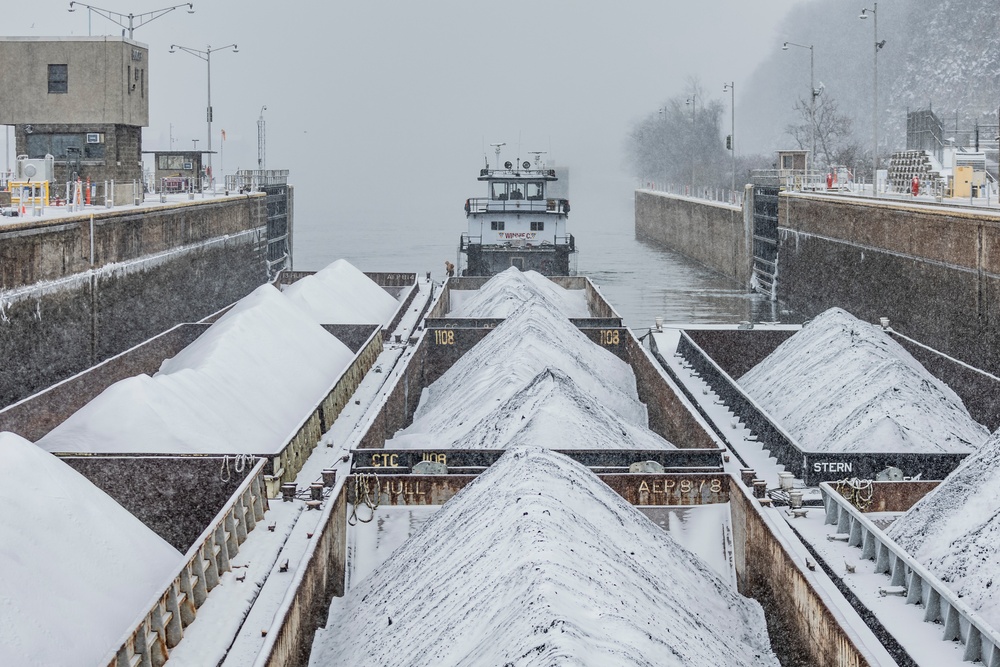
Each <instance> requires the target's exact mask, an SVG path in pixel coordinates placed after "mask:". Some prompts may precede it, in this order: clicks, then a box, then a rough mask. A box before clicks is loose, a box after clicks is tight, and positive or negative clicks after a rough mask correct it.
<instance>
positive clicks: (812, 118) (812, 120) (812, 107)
mask: <svg viewBox="0 0 1000 667" xmlns="http://www.w3.org/2000/svg"><path fill="white" fill-rule="evenodd" d="M789 46H797V47H799V48H800V49H809V159H810V160H812V161H813V163H814V164H815V161H816V98H817V97H818V96H819V93H818V92H817V91H816V76H815V72H816V69H815V67H814V65H815V60H814V59H813V55H814V51H813V46H812V44H810V45H809V46H806V45H805V44H796V43H795V42H785V43H784V44H782V45H781V50H782V51H787V50H788V47H789ZM806 180H807V181H808V180H809V164H808V162H807V163H806Z"/></svg>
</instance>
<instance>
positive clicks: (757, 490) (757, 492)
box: [753, 479, 767, 498]
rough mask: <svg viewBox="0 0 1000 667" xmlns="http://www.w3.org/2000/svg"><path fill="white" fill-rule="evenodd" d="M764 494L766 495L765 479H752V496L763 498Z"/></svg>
mask: <svg viewBox="0 0 1000 667" xmlns="http://www.w3.org/2000/svg"><path fill="white" fill-rule="evenodd" d="M766 496H767V481H766V480H763V479H755V480H754V481H753V497H754V498H764V497H766Z"/></svg>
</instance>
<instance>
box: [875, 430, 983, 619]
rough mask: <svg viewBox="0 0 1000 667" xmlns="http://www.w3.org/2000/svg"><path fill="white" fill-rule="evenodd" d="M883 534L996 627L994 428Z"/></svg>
mask: <svg viewBox="0 0 1000 667" xmlns="http://www.w3.org/2000/svg"><path fill="white" fill-rule="evenodd" d="M886 534H888V536H889V537H890V538H892V539H893V540H894V541H895V542H896V543H897V544H899V545H900V546H901V547H903V548H904V549H906V551H907V552H909V554H910V555H911V556H913V557H914V558H916V559H917V561H918V562H920V563H921V564H922V565H924V566H925V567H926V568H927V569H929V570H930V571H931V572H933V573H934V574H935V575H936V576H937V577H938V578H939V579H941V580H942V581H944V582H946V583H947V584H948V587H949V588H951V590H952V591H954V592H955V593H957V594H958V595H959V596H960V597H961V598H962V600H963V601H964V602H965V603H966V604H967V605H969V607H971V608H972V609H974V610H975V611H977V612H979V614H981V615H982V617H983V618H984V619H985V620H986V622H987V623H989V624H990V625H991V626H993V627H994V628H995V629H997V630H1000V595H997V592H996V591H997V589H995V588H993V586H994V585H1000V431H997V432H996V433H994V434H993V435H992V436H991V437H990V438H989V440H987V441H986V443H985V444H984V445H983V446H982V447H981V448H980V449H979V450H978V451H977V452H975V453H973V454H971V455H969V456H968V457H966V458H965V460H963V461H962V463H961V465H959V466H958V468H956V469H955V470H954V471H952V473H951V474H950V475H948V477H947V478H945V480H944V482H942V483H941V485H940V486H938V487H937V488H936V489H934V490H933V491H931V492H930V493H928V494H927V495H926V496H924V497H923V498H922V499H921V500H920V501H919V502H918V503H917V504H916V505H914V506H913V507H911V508H910V510H909V511H908V512H907V513H906V514H904V515H903V516H901V517H900V518H899V519H897V520H896V521H894V522H893V523H892V525H891V526H889V529H888V530H887V531H886Z"/></svg>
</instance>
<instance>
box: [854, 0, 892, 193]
mask: <svg viewBox="0 0 1000 667" xmlns="http://www.w3.org/2000/svg"><path fill="white" fill-rule="evenodd" d="M869 12H870V13H871V15H872V16H873V17H874V21H872V23H874V24H875V60H874V65H873V69H872V72H873V73H872V88H873V90H874V103H873V104H872V137H873V138H874V144H873V148H874V151H873V153H874V155H873V157H872V163H873V165H874V169H873V171H872V196H873V197H878V182H877V181H878V52H879V50H880V49H881V48H882V47H883V46H885V40H884V39H883V40H882V41H881V42H880V41H878V3H877V2H876V3H874V7H872V8H871V9H867V8H864V9H862V10H861V15H860V16H858V18H859V19H867V18H868V14H869Z"/></svg>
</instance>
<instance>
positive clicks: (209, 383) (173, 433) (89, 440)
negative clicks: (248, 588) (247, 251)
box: [38, 285, 354, 454]
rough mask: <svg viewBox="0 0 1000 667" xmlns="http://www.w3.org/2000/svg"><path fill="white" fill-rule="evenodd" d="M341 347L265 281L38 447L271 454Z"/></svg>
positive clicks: (305, 409)
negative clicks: (154, 368) (151, 369)
mask: <svg viewBox="0 0 1000 667" xmlns="http://www.w3.org/2000/svg"><path fill="white" fill-rule="evenodd" d="M353 356H354V355H353V354H352V353H351V351H350V350H349V349H348V348H347V346H345V345H344V344H343V343H341V342H340V341H339V340H337V339H336V338H335V337H334V336H332V335H331V334H329V333H328V332H327V331H326V330H324V329H323V328H322V327H321V326H320V325H318V324H316V323H315V322H313V321H312V320H311V319H310V318H309V317H308V316H306V314H305V313H303V312H302V310H300V309H299V308H298V307H297V306H295V305H294V304H293V303H291V302H290V301H289V300H288V299H286V298H285V297H284V296H283V295H282V294H281V293H280V292H279V291H278V290H277V289H275V288H274V287H272V286H270V285H262V286H261V287H258V288H257V289H256V290H254V292H252V293H251V294H250V295H248V296H246V297H245V298H243V299H242V300H241V301H239V302H238V303H237V304H236V305H235V306H234V307H233V308H232V309H230V311H229V312H228V313H226V314H225V315H224V316H223V317H222V318H220V319H219V321H218V322H216V323H215V324H213V325H212V326H211V327H209V328H208V330H207V331H205V333H204V334H202V335H201V336H200V337H199V338H198V339H197V340H195V341H194V342H193V343H192V344H191V345H189V346H188V347H186V348H184V349H183V350H181V352H180V353H179V354H177V355H176V356H175V357H173V358H172V359H168V360H166V361H164V362H163V364H162V365H161V366H160V370H159V372H157V373H156V374H155V375H153V376H152V377H150V376H148V375H138V376H135V377H131V378H128V379H125V380H122V381H120V382H117V383H115V384H113V385H111V386H110V387H108V388H107V389H106V390H104V392H102V393H101V394H100V395H98V396H97V397H96V398H95V399H94V400H93V401H91V402H90V403H88V404H87V405H85V406H83V407H82V408H80V410H78V411H77V412H76V413H75V414H73V415H72V416H70V418H69V419H67V420H66V421H65V422H63V423H62V424H61V425H59V426H58V427H56V428H55V429H53V430H52V431H51V432H49V433H48V434H47V435H46V436H45V437H43V438H41V439H40V440H39V441H38V445H39V446H40V447H42V448H43V449H46V450H47V451H50V452H115V453H126V452H127V453H175V454H176V453H203V454H240V453H245V454H267V453H273V452H276V451H277V450H278V449H280V447H282V446H284V445H285V444H286V443H287V441H288V439H289V438H290V437H291V436H292V435H293V431H294V429H296V428H297V427H298V425H299V424H300V423H301V422H302V420H303V419H304V418H305V417H306V416H307V415H308V414H309V413H310V412H311V411H312V409H313V408H314V407H315V406H316V404H317V403H318V402H319V401H320V400H321V399H322V398H323V397H324V395H325V393H326V392H327V391H328V390H329V389H330V387H331V386H332V385H333V383H334V382H335V381H336V379H337V377H338V376H339V375H340V374H341V372H343V370H344V369H345V368H347V366H348V365H349V364H350V363H351V361H352V359H353Z"/></svg>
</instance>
